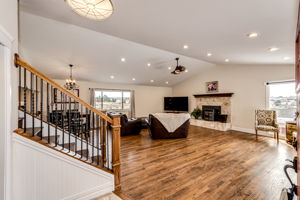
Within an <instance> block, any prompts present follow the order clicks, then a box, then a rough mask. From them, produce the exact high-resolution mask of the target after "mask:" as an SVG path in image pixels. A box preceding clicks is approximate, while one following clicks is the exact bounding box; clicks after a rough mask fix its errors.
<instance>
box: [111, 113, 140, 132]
mask: <svg viewBox="0 0 300 200" xmlns="http://www.w3.org/2000/svg"><path fill="white" fill-rule="evenodd" d="M114 114H120V115H121V117H120V122H121V136H127V135H138V134H140V132H141V129H142V119H139V118H138V119H134V120H128V117H127V115H125V114H121V113H115V112H114V113H108V116H110V117H111V115H114Z"/></svg>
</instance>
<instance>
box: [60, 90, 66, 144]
mask: <svg viewBox="0 0 300 200" xmlns="http://www.w3.org/2000/svg"><path fill="white" fill-rule="evenodd" d="M61 101H62V102H61V104H62V107H63V110H62V114H61V123H62V147H63V148H62V149H63V150H64V149H65V115H66V112H65V95H64V94H63V93H62V92H61Z"/></svg>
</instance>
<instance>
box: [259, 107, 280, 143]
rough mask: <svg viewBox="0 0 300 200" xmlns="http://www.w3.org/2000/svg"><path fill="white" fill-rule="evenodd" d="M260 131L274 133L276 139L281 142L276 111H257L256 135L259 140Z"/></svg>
mask: <svg viewBox="0 0 300 200" xmlns="http://www.w3.org/2000/svg"><path fill="white" fill-rule="evenodd" d="M258 131H268V132H274V138H275V139H276V138H277V141H279V127H278V124H277V114H276V111H275V110H255V134H256V140H257V139H258V133H257V132H258Z"/></svg>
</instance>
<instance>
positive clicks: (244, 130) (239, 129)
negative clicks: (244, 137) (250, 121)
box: [231, 126, 255, 134]
mask: <svg viewBox="0 0 300 200" xmlns="http://www.w3.org/2000/svg"><path fill="white" fill-rule="evenodd" d="M231 130H234V131H240V132H244V133H250V134H255V130H254V129H251V128H242V127H237V126H232V127H231Z"/></svg>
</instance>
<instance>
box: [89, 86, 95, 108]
mask: <svg viewBox="0 0 300 200" xmlns="http://www.w3.org/2000/svg"><path fill="white" fill-rule="evenodd" d="M90 104H91V105H92V106H95V89H94V88H90Z"/></svg>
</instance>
